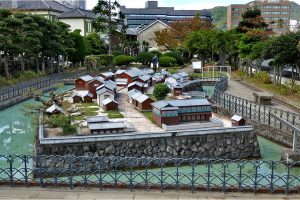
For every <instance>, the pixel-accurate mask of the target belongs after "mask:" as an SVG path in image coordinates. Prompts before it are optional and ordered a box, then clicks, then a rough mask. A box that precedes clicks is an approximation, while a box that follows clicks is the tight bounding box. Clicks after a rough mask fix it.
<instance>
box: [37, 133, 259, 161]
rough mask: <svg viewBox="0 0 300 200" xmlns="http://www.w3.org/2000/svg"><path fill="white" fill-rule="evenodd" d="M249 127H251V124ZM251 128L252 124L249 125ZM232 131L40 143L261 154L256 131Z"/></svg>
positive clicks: (162, 152) (111, 150)
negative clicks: (82, 141) (83, 141)
mask: <svg viewBox="0 0 300 200" xmlns="http://www.w3.org/2000/svg"><path fill="white" fill-rule="evenodd" d="M248 128H249V127H248ZM250 128H251V127H250ZM251 129H252V128H251ZM245 130H246V129H244V131H232V132H229V133H223V134H222V133H221V134H212V133H209V134H203V130H202V131H199V134H195V132H193V135H181V136H178V135H176V134H174V135H171V136H168V137H167V136H166V137H160V138H158V137H153V138H151V137H148V138H146V137H145V138H144V139H128V140H118V139H117V138H116V139H115V140H110V141H97V142H85V143H66V144H62V143H61V144H42V145H37V147H36V153H37V154H40V155H76V156H121V157H124V156H125V157H130V156H134V157H164V158H167V157H172V158H173V157H180V158H196V157H197V158H225V159H243V158H253V157H260V150H259V145H258V142H257V138H256V134H255V132H254V131H253V129H252V130H251V131H249V129H248V131H245Z"/></svg>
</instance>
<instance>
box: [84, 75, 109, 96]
mask: <svg viewBox="0 0 300 200" xmlns="http://www.w3.org/2000/svg"><path fill="white" fill-rule="evenodd" d="M104 83H105V81H104V79H103V78H102V77H96V78H95V79H94V80H91V81H90V82H88V83H87V89H88V91H89V92H90V93H91V94H92V95H93V99H97V93H96V89H97V88H98V87H100V86H101V85H103V84H104Z"/></svg>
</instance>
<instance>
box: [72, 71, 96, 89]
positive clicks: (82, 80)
mask: <svg viewBox="0 0 300 200" xmlns="http://www.w3.org/2000/svg"><path fill="white" fill-rule="evenodd" d="M92 80H94V78H93V77H91V76H90V75H86V76H82V77H79V78H78V79H76V80H75V90H77V91H80V90H88V83H89V82H90V81H92Z"/></svg>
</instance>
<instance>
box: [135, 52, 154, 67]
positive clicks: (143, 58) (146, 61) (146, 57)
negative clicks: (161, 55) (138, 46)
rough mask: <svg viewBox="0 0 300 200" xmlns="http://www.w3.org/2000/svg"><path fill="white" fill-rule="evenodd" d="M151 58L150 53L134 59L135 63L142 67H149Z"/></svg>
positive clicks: (141, 54)
mask: <svg viewBox="0 0 300 200" xmlns="http://www.w3.org/2000/svg"><path fill="white" fill-rule="evenodd" d="M153 57H154V54H152V52H151V53H148V52H143V53H140V54H139V55H138V56H137V57H136V61H137V62H140V63H142V64H143V65H150V63H151V61H152V58H153Z"/></svg>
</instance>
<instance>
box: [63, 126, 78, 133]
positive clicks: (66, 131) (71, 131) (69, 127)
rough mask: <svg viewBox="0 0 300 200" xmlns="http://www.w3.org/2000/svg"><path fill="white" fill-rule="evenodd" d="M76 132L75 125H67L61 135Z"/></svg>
mask: <svg viewBox="0 0 300 200" xmlns="http://www.w3.org/2000/svg"><path fill="white" fill-rule="evenodd" d="M76 132H77V126H75V125H67V126H64V127H63V133H64V134H65V135H69V134H74V133H76Z"/></svg>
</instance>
